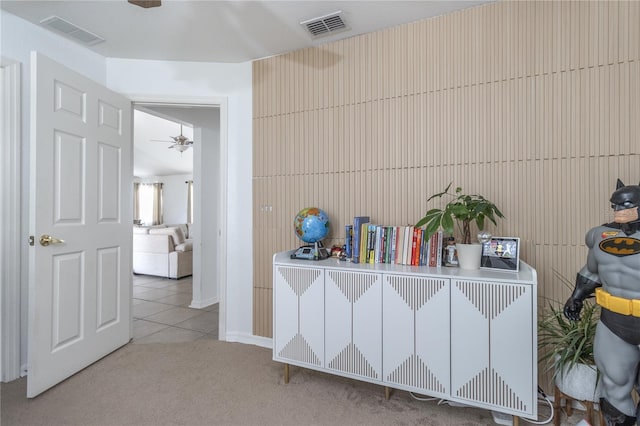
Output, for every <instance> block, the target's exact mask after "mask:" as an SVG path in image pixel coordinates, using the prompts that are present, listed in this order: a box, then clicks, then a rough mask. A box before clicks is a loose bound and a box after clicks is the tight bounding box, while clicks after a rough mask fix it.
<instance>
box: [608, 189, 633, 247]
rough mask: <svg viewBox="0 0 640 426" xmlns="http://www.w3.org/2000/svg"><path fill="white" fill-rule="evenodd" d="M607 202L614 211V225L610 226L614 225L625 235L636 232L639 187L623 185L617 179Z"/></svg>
mask: <svg viewBox="0 0 640 426" xmlns="http://www.w3.org/2000/svg"><path fill="white" fill-rule="evenodd" d="M609 201H611V208H612V209H613V211H614V223H613V224H610V225H615V227H616V228H620V229H621V230H622V231H624V233H625V234H627V235H631V234H633V233H634V232H637V231H638V228H639V227H640V214H639V213H640V210H639V207H640V185H625V184H624V183H622V181H621V180H620V179H618V182H617V184H616V190H615V192H614V193H613V194H611V198H610V200H609Z"/></svg>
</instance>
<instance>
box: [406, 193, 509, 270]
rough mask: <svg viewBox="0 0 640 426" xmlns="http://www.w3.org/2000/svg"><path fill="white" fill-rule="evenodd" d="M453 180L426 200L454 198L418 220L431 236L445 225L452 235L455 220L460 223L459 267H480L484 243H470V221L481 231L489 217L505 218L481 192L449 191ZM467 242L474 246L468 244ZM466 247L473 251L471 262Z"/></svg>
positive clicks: (418, 224) (493, 220) (490, 218)
mask: <svg viewBox="0 0 640 426" xmlns="http://www.w3.org/2000/svg"><path fill="white" fill-rule="evenodd" d="M451 185H452V183H450V184H449V185H448V186H447V187H446V189H445V190H444V191H442V192H440V193H437V194H434V195H432V196H431V197H429V198H428V199H427V202H429V201H431V200H433V199H435V198H442V197H444V196H447V197H451V200H450V201H449V202H448V203H447V204H446V205H445V206H444V207H443V208H433V209H430V210H428V211H427V213H426V214H425V216H424V217H423V218H422V219H420V220H419V221H418V223H416V226H424V225H426V227H425V233H426V236H425V238H426V239H428V238H430V237H431V235H433V234H434V233H436V232H437V231H438V229H440V228H442V229H443V230H444V232H445V233H447V234H450V235H453V231H454V223H455V224H457V225H458V230H459V232H460V234H461V235H462V244H458V245H457V248H458V259H459V262H460V267H461V268H463V269H477V268H478V267H479V266H480V255H481V252H482V245H480V244H477V243H472V242H471V223H472V222H473V223H475V224H476V226H477V227H478V229H479V230H480V231H482V230H483V229H484V224H485V219H489V220H490V221H491V222H492V223H493V224H494V225H496V218H504V215H503V214H502V212H501V211H500V209H498V207H497V206H496V205H495V204H494V203H493V202H491V201H489V200H487V199H486V198H485V197H483V196H482V195H477V194H473V195H468V194H464V193H463V192H462V188H460V187H457V188H456V189H455V193H451V192H449V190H450V189H451ZM464 245H471V246H470V247H466V246H464ZM467 250H472V253H470V254H469V255H468V256H471V259H470V260H471V263H468V262H467V254H466V251H467Z"/></svg>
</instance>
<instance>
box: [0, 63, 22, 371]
mask: <svg viewBox="0 0 640 426" xmlns="http://www.w3.org/2000/svg"><path fill="white" fill-rule="evenodd" d="M1 74H2V78H1V79H0V86H1V87H0V93H2V95H3V96H1V97H0V99H1V100H0V102H2V104H1V105H0V111H1V113H0V120H1V122H2V126H0V128H1V129H2V135H1V137H2V139H3V140H4V141H5V143H3V144H2V147H0V150H1V151H2V152H1V154H2V155H1V156H0V159H1V162H2V164H1V167H2V170H0V191H1V192H0V194H1V195H2V197H3V200H5V202H4V203H2V210H1V211H0V224H1V225H0V271H1V274H0V281H2V283H3V285H2V289H1V291H0V343H1V344H2V345H1V347H2V349H1V350H0V381H2V382H8V381H11V380H15V379H17V378H19V377H20V369H21V365H20V362H21V361H20V351H21V339H20V334H21V324H22V322H21V314H22V309H21V308H22V306H21V303H20V301H21V296H20V293H21V289H22V282H21V276H20V271H21V259H22V257H21V251H22V248H23V244H21V241H20V236H21V234H22V232H21V226H22V222H21V220H22V219H21V218H22V215H21V207H22V205H21V185H22V180H21V173H22V167H21V163H22V155H21V144H20V139H21V127H20V126H21V121H22V120H21V116H22V111H21V108H22V106H21V102H20V100H21V99H20V97H21V91H20V83H21V64H20V63H12V64H8V65H6V66H4V65H2V73H1ZM25 243H26V242H25Z"/></svg>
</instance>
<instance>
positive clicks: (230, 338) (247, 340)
mask: <svg viewBox="0 0 640 426" xmlns="http://www.w3.org/2000/svg"><path fill="white" fill-rule="evenodd" d="M225 341H227V342H236V343H244V344H247V345H255V346H260V347H263V348H268V349H271V348H273V340H272V339H271V338H270V337H261V336H255V335H253V334H246V333H234V332H227V338H226V340H225Z"/></svg>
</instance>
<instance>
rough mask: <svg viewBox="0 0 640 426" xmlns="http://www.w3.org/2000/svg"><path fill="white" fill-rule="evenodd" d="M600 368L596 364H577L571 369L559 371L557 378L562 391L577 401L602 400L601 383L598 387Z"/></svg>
mask: <svg viewBox="0 0 640 426" xmlns="http://www.w3.org/2000/svg"><path fill="white" fill-rule="evenodd" d="M597 380H598V370H597V369H596V366H595V365H587V364H576V365H574V366H573V367H572V368H571V369H570V370H567V369H566V368H565V371H564V372H561V373H558V374H557V375H556V378H555V382H556V386H558V389H560V391H561V392H562V393H563V394H565V395H567V396H570V397H571V398H573V399H575V400H577V401H594V402H597V401H599V400H600V384H599V383H598V386H597V387H596V382H597Z"/></svg>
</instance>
